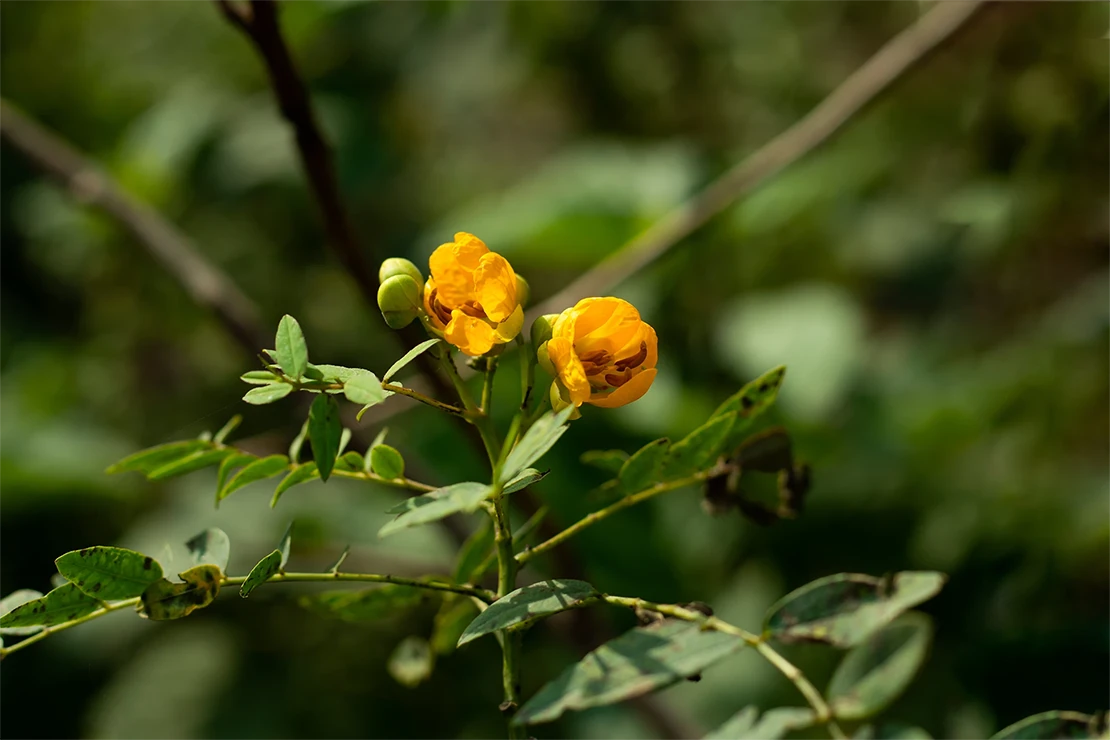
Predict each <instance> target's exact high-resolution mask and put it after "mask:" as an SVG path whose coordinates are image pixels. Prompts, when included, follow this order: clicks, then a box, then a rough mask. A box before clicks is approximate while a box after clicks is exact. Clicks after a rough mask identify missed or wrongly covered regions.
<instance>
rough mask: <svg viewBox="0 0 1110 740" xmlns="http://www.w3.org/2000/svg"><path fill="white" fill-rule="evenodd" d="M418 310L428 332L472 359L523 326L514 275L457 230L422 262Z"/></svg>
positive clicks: (498, 257) (507, 339) (478, 242)
mask: <svg viewBox="0 0 1110 740" xmlns="http://www.w3.org/2000/svg"><path fill="white" fill-rule="evenodd" d="M428 266H429V267H430V268H431V272H432V276H431V277H430V278H428V282H426V283H425V284H424V310H425V311H426V312H427V314H428V319H429V321H430V323H431V325H432V328H433V329H435V330H436V331H438V332H441V333H442V334H443V338H444V339H446V340H447V341H448V342H450V343H451V344H453V345H455V346H456V347H458V348H459V349H460V350H462V351H463V352H465V353H466V354H468V355H471V356H472V357H478V356H479V355H484V354H485V353H487V352H489V351H490V350H491V349H493V346H494V345H496V344H504V343H505V342H511V341H512V340H513V339H514V338H515V337H516V335H517V334H519V333H520V328H521V327H522V326H523V325H524V309H522V308H521V306H520V301H519V300H518V295H519V292H518V289H517V276H516V273H514V272H513V268H512V267H511V266H510V265H509V261H508V260H507V259H505V258H504V257H502V256H501V255H499V254H496V253H494V252H491V251H489V248H488V247H486V245H485V243H484V242H483V241H482V240H481V239H479V238H478V237H476V236H474V235H473V234H467V233H466V232H462V231H460V232H459V233H457V234H455V241H453V242H451V243H449V244H444V245H442V246H440V247H439V248H438V249H436V251H435V252H433V253H432V256H431V259H429V260H428Z"/></svg>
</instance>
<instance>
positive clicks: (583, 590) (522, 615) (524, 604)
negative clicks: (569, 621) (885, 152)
mask: <svg viewBox="0 0 1110 740" xmlns="http://www.w3.org/2000/svg"><path fill="white" fill-rule="evenodd" d="M596 595H597V589H595V588H594V587H593V586H591V585H590V584H588V583H586V582H585V581H574V580H570V579H561V580H550V581H540V582H539V583H533V584H531V585H530V586H525V587H524V588H518V589H517V590H516V591H513V592H512V593H510V594H507V595H505V596H502V597H501V598H500V599H498V600H497V601H495V602H493V603H492V604H490V605H489V607H488V608H487V609H486V610H485V611H484V612H482V613H481V614H479V615H478V618H477V619H475V620H474V621H473V622H471V623H470V625H469V626H468V627H467V628H466V631H464V632H463V633H462V636H461V637H460V638H459V647H462V646H463V645H465V644H466V643H468V642H470V641H471V640H476V639H478V638H479V637H481V636H482V635H488V634H491V633H493V632H497V631H498V630H504V629H510V628H516V629H523V628H525V627H528V626H529V625H531V624H533V623H534V622H537V621H539V620H540V619H543V618H544V617H547V616H550V615H552V614H558V613H559V612H562V611H566V610H567V609H573V608H575V607H578V606H583V605H584V604H586V603H589V601H591V600H592V598H593V597H594V596H596Z"/></svg>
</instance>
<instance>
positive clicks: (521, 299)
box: [513, 272, 532, 306]
mask: <svg viewBox="0 0 1110 740" xmlns="http://www.w3.org/2000/svg"><path fill="white" fill-rule="evenodd" d="M513 274H514V275H516V302H517V303H519V304H520V305H522V306H527V305H528V299H529V298H531V297H532V288H531V287H529V285H528V281H527V280H525V279H524V278H522V277H521V276H520V273H517V272H514V273H513Z"/></svg>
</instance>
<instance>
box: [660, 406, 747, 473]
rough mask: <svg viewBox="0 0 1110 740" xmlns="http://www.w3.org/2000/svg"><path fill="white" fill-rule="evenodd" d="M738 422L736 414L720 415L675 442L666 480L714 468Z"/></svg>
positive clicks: (667, 462) (665, 470)
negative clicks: (729, 434) (731, 431)
mask: <svg viewBox="0 0 1110 740" xmlns="http://www.w3.org/2000/svg"><path fill="white" fill-rule="evenodd" d="M735 423H736V415H735V414H726V415H725V416H717V417H714V418H711V419H710V420H709V421H707V422H706V423H705V424H702V425H701V426H700V427H698V428H697V429H695V430H694V431H692V432H690V433H689V434H688V435H686V436H685V437H684V438H682V439H680V440H679V441H678V442H675V443H674V445H673V446H672V447H671V449H670V450H669V451H668V452H667V457H666V459H665V460H664V461H663V473H662V479H663V480H674V479H676V478H682V477H684V476H687V475H692V474H693V473H696V472H698V471H700V470H705V469H706V468H711V467H713V464H714V463H715V462H716V460H717V457H718V456H720V454H721V452H722V451H723V450H724V448H725V440H726V439H727V438H728V433H729V431H730V430H731V429H732V427H733V425H734V424H735Z"/></svg>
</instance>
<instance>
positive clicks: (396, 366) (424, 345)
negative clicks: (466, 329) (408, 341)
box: [382, 339, 440, 383]
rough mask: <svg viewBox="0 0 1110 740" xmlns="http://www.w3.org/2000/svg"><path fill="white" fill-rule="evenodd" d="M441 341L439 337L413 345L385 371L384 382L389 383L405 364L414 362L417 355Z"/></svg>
mask: <svg viewBox="0 0 1110 740" xmlns="http://www.w3.org/2000/svg"><path fill="white" fill-rule="evenodd" d="M439 341H440V340H439V339H429V340H427V341H425V342H421V343H420V344H418V345H416V346H415V347H413V348H412V349H410V350H409V351H408V352H406V353H405V354H404V356H403V357H401V359H399V360H397V362H395V363H393V366H392V367H390V368H389V369H388V370H386V371H385V375H383V376H382V382H383V383H388V382H389V381H390V379H391V378H392V377H393V376H394V375H396V374H397V373H398V371H400V370H401V368H403V367H404V366H405V365H407V364H409V363H410V362H412V361H413V360H415V359H416V357H417V355H419V354H421V353H422V352H424V351H425V350H427V349H429V348H430V347H432V346H434V345H435V344H437V343H438V342H439Z"/></svg>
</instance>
